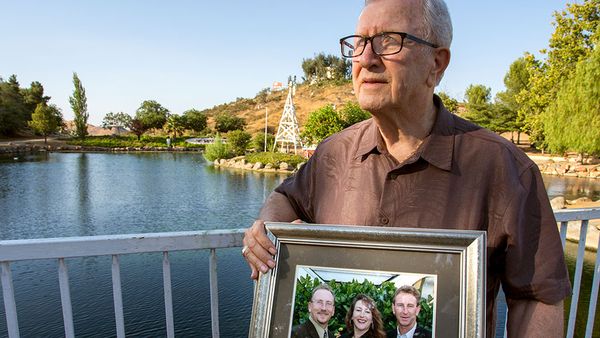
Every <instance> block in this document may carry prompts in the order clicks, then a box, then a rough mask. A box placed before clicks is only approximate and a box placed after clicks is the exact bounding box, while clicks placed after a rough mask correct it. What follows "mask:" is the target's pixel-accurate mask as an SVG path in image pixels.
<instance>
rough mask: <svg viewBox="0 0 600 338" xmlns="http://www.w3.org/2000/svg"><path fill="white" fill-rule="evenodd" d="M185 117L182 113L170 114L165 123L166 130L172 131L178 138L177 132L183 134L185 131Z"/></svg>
mask: <svg viewBox="0 0 600 338" xmlns="http://www.w3.org/2000/svg"><path fill="white" fill-rule="evenodd" d="M185 125H186V121H185V117H184V116H181V115H176V114H173V115H169V117H167V122H166V123H165V125H164V130H165V131H166V132H167V133H172V134H173V137H174V138H177V134H180V135H181V134H183V132H184V131H185Z"/></svg>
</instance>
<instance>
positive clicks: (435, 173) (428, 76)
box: [242, 0, 571, 337]
mask: <svg viewBox="0 0 600 338" xmlns="http://www.w3.org/2000/svg"><path fill="white" fill-rule="evenodd" d="M451 40H452V24H451V21H450V16H449V14H448V10H447V8H446V5H445V3H444V2H443V0H379V1H376V0H373V1H367V3H366V5H365V7H364V9H363V11H362V13H361V15H360V17H359V20H358V25H357V27H356V33H355V35H352V36H349V37H345V38H342V39H341V40H340V43H341V46H342V54H343V56H344V57H347V58H351V60H352V66H353V67H352V81H353V84H354V92H355V94H356V97H357V99H358V103H359V104H360V106H361V107H362V108H363V109H365V110H368V111H369V112H371V114H372V115H373V118H372V119H369V120H367V121H363V122H361V123H358V124H356V125H354V126H352V127H349V128H348V129H346V130H344V131H342V132H340V133H338V134H335V135H333V136H331V137H330V138H328V139H326V140H325V141H323V142H322V143H321V144H320V145H319V147H318V148H317V150H316V152H315V154H314V155H313V156H312V157H311V159H310V160H309V161H308V162H307V164H306V165H305V166H303V168H302V169H301V170H299V171H298V173H297V174H296V175H295V176H293V177H290V178H288V179H286V180H285V181H284V182H283V183H282V184H281V185H280V186H279V187H277V188H276V189H275V192H273V193H272V194H271V195H270V196H269V198H268V200H267V202H266V203H265V206H264V207H263V209H262V210H261V213H260V215H259V220H257V221H256V222H254V224H253V225H252V227H251V228H249V229H248V230H247V231H246V234H245V236H244V245H245V246H244V249H243V250H242V254H243V255H244V257H245V258H246V260H247V261H248V263H249V265H250V268H251V269H252V278H257V277H258V272H259V271H262V272H266V271H267V270H268V269H269V268H272V267H274V266H275V262H274V261H273V256H272V255H274V254H275V253H276V252H275V247H274V246H273V243H271V242H270V241H269V240H268V238H267V237H266V236H265V229H264V223H263V220H267V221H292V220H296V219H300V220H302V221H305V222H311V223H335V224H359V225H379V226H392V227H428V228H440V229H469V230H485V231H487V235H488V237H487V238H488V243H487V247H488V257H487V267H488V268H487V288H486V290H487V297H486V302H487V313H486V315H487V335H488V337H492V336H493V334H494V330H495V318H496V316H495V305H496V303H495V302H496V295H497V293H498V291H499V288H500V285H502V288H503V290H504V292H505V294H506V297H507V304H508V308H509V313H508V333H509V336H511V337H556V336H560V335H561V334H562V332H563V304H562V301H563V299H564V298H565V297H566V296H567V295H568V294H569V293H570V290H571V287H570V282H569V279H568V275H567V271H566V266H565V263H564V258H563V252H562V245H561V243H560V239H559V235H558V230H557V227H556V223H555V219H554V214H553V213H552V209H551V208H550V203H549V201H548V197H547V194H546V191H545V189H544V185H543V182H542V179H541V175H540V172H539V170H538V168H537V167H536V165H535V164H534V163H533V162H532V161H531V160H530V159H529V158H528V157H527V156H526V155H525V154H524V153H523V152H522V151H520V150H519V149H518V148H516V147H515V146H514V145H512V144H511V143H510V142H508V141H506V140H504V139H503V138H501V137H499V136H497V135H495V134H494V133H491V132H489V131H487V130H485V129H482V128H481V127H478V126H476V125H474V124H472V123H470V122H467V121H465V120H463V119H461V118H459V117H457V116H455V115H452V114H451V113H449V112H448V111H447V110H446V109H445V108H444V106H443V105H442V103H441V100H440V99H439V98H438V97H437V96H435V95H434V94H433V92H434V88H435V86H436V85H437V84H438V83H439V82H440V80H441V78H442V76H443V74H444V71H445V70H446V67H447V66H448V64H449V62H450V49H449V47H450V42H451ZM482 56H483V54H482Z"/></svg>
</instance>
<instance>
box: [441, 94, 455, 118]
mask: <svg viewBox="0 0 600 338" xmlns="http://www.w3.org/2000/svg"><path fill="white" fill-rule="evenodd" d="M437 95H438V96H439V97H440V99H441V100H442V103H443V104H444V107H446V109H448V111H449V112H451V113H452V114H456V113H458V101H457V100H456V99H454V98H452V97H450V95H448V93H446V92H439V93H437Z"/></svg>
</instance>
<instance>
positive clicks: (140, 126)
mask: <svg viewBox="0 0 600 338" xmlns="http://www.w3.org/2000/svg"><path fill="white" fill-rule="evenodd" d="M127 127H128V128H129V130H131V132H132V133H133V134H134V135H135V136H137V139H138V141H139V140H140V139H141V138H142V135H144V133H145V132H146V130H148V128H147V127H146V126H145V125H144V123H143V122H142V121H141V120H140V119H137V118H133V119H131V122H130V123H129V125H128V126H127Z"/></svg>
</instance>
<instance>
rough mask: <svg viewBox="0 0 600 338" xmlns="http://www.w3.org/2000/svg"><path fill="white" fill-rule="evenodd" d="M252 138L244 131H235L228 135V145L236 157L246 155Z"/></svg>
mask: <svg viewBox="0 0 600 338" xmlns="http://www.w3.org/2000/svg"><path fill="white" fill-rule="evenodd" d="M251 139H252V136H251V135H250V134H249V133H248V132H245V131H243V130H233V131H230V132H229V133H227V144H228V145H229V149H231V151H232V152H233V154H234V155H235V156H240V155H244V154H245V153H246V149H248V145H249V144H250V140H251Z"/></svg>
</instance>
